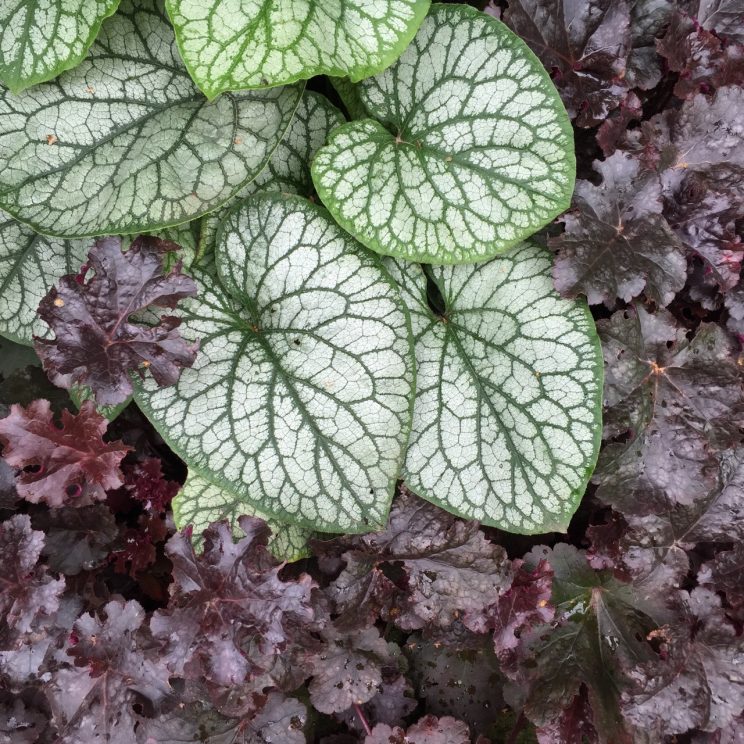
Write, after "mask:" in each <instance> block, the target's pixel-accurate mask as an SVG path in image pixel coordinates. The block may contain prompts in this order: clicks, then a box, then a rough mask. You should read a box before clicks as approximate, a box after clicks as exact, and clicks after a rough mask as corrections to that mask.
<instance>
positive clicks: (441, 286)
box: [389, 244, 602, 533]
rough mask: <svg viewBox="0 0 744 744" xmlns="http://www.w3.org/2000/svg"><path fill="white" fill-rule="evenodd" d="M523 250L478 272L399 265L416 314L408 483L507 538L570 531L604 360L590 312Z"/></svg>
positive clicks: (587, 464) (586, 468) (596, 422)
mask: <svg viewBox="0 0 744 744" xmlns="http://www.w3.org/2000/svg"><path fill="white" fill-rule="evenodd" d="M550 264H551V260H550V255H549V254H548V253H547V252H546V251H544V250H543V249H541V248H538V247H536V246H533V245H528V244H523V245H522V246H520V247H519V248H515V249H514V250H512V251H510V252H509V253H507V254H504V255H503V256H499V257H498V258H496V259H494V260H493V261H490V262H489V263H486V264H481V265H478V266H457V267H441V266H440V267H432V268H431V277H432V281H433V283H435V284H436V286H437V288H438V290H439V292H440V293H441V299H442V300H443V305H444V307H443V308H440V310H442V311H443V312H442V314H441V315H440V314H438V313H436V312H434V311H433V310H432V309H431V308H430V306H429V303H428V302H427V277H426V275H425V273H424V271H423V270H422V269H421V268H420V267H419V266H415V265H410V264H408V265H406V264H404V263H402V262H392V261H391V262H390V264H389V265H390V266H391V270H392V271H393V274H394V276H395V277H396V278H398V279H399V281H400V283H401V286H402V290H403V294H404V299H405V301H406V303H407V304H408V306H409V309H410V311H411V320H412V324H413V333H414V338H415V343H416V363H417V392H416V404H415V407H414V413H413V429H412V433H411V442H410V445H409V448H408V454H407V455H406V462H405V466H404V476H405V479H406V483H407V484H408V485H409V486H410V488H411V489H412V490H413V491H414V492H415V493H417V494H419V495H420V496H422V497H423V498H425V499H427V500H430V501H433V502H434V503H437V504H439V505H440V506H442V507H443V508H444V509H448V510H450V511H453V512H455V513H456V514H460V515H461V516H464V517H468V518H470V519H477V520H479V521H480V522H483V523H484V524H490V525H494V526H497V527H501V528H503V529H506V530H508V531H510V532H522V533H539V532H549V531H551V530H560V531H563V530H565V529H566V527H567V525H568V520H569V518H570V517H571V515H572V514H573V512H574V511H575V509H576V507H577V506H578V503H579V500H580V499H581V496H582V495H583V493H584V488H585V486H586V483H587V480H588V478H589V475H590V474H591V471H592V469H593V467H594V463H595V460H596V457H597V451H598V447H599V440H600V433H601V428H600V410H601V392H602V357H601V353H600V348H599V341H598V339H597V336H596V333H595V331H594V322H593V321H592V318H591V316H590V315H589V312H588V310H587V308H586V305H585V304H583V303H580V302H576V301H570V300H563V299H561V298H560V297H559V296H558V294H557V293H556V291H555V290H554V289H553V285H552V282H551V278H550Z"/></svg>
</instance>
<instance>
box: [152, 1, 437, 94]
mask: <svg viewBox="0 0 744 744" xmlns="http://www.w3.org/2000/svg"><path fill="white" fill-rule="evenodd" d="M166 2H167V7H168V13H169V14H170V17H171V18H172V19H173V25H174V26H175V29H176V36H177V38H178V45H179V48H180V50H181V55H182V56H183V59H184V62H185V63H186V66H187V67H188V68H189V71H190V72H191V75H192V77H193V78H194V80H195V81H196V84H197V85H198V86H199V87H200V88H201V89H202V90H203V91H204V92H205V93H206V94H207V96H209V97H210V98H214V97H215V96H217V95H219V94H220V93H222V92H224V91H226V90H239V89H241V88H264V87H266V86H271V85H284V84H286V83H291V82H293V81H295V80H302V79H306V78H310V77H313V75H320V74H326V75H348V76H349V77H351V78H352V79H353V80H355V81H356V80H361V79H362V78H365V77H368V76H369V75H374V74H375V73H376V72H379V71H380V70H384V69H385V68H386V67H387V66H388V65H389V64H390V63H391V62H393V61H394V60H395V59H397V57H398V56H399V55H400V53H401V52H402V51H403V50H404V49H405V48H406V46H407V45H408V42H409V41H410V40H411V39H412V38H413V35H414V34H415V33H416V29H417V28H418V27H419V24H420V23H421V21H422V19H423V18H424V16H425V15H426V11H427V9H428V7H429V0H373V1H372V2H370V1H369V0H336V1H335V2H327V0H294V2H269V0H205V1H204V2H194V0H166Z"/></svg>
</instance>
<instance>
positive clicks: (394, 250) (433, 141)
mask: <svg viewBox="0 0 744 744" xmlns="http://www.w3.org/2000/svg"><path fill="white" fill-rule="evenodd" d="M357 89H358V92H359V97H360V99H361V102H362V103H363V105H364V107H365V108H366V110H367V113H368V115H369V116H370V117H372V118H369V119H361V120H359V121H353V122H350V123H349V124H346V125H345V126H342V127H339V128H338V129H336V130H335V132H334V133H333V135H332V136H331V138H330V141H329V143H328V144H327V145H326V146H325V147H323V148H321V150H320V151H319V152H318V154H317V156H316V158H315V160H314V162H313V169H312V173H313V180H314V182H315V186H316V189H317V191H318V195H319V196H320V198H321V200H322V201H323V203H324V204H325V205H326V207H328V209H329V211H330V212H331V214H332V215H333V217H334V218H335V219H336V221H337V222H338V223H339V224H340V225H341V226H342V227H343V228H344V229H345V230H347V231H348V232H350V233H351V234H352V235H354V236H355V237H356V238H357V239H358V240H359V241H360V242H361V243H363V244H364V245H366V246H367V247H369V248H371V249H372V250H375V251H377V252H379V253H383V254H385V255H390V256H396V257H399V258H405V259H407V260H409V261H422V262H424V263H437V264H456V263H468V262H474V261H481V260H484V259H486V258H489V257H492V256H494V255H496V254H497V253H500V252H502V251H504V250H506V249H508V248H509V247H511V246H513V245H515V244H517V243H518V242H519V241H521V240H523V239H524V238H526V237H528V236H529V235H531V234H532V233H534V232H535V231H536V230H538V229H539V228H540V227H542V226H543V225H545V224H546V223H548V222H549V221H550V220H552V219H553V218H554V217H555V216H556V215H557V214H559V213H560V212H562V211H564V210H565V209H567V208H568V206H569V204H570V199H571V192H572V190H573V184H574V179H575V168H576V166H575V157H574V149H573V135H572V131H571V125H570V122H569V120H568V116H567V114H566V111H565V109H564V107H563V104H562V103H561V101H560V99H559V97H558V94H557V92H556V90H555V87H554V85H553V84H552V82H551V81H550V78H549V77H548V74H547V73H546V71H545V69H544V68H543V66H542V64H541V63H540V61H539V60H538V59H537V58H536V57H535V56H534V54H533V53H532V52H531V51H530V50H529V49H528V48H527V46H526V45H525V44H524V42H523V41H521V39H519V38H518V37H517V36H515V35H514V34H513V33H512V32H511V31H509V29H507V28H506V26H504V25H503V24H502V23H501V22H499V21H497V20H496V19H495V18H492V17H490V16H488V15H486V14H485V13H481V12H479V11H477V10H475V9H474V8H469V7H466V6H464V5H433V6H432V10H431V13H430V14H429V16H428V17H427V19H426V20H425V21H424V23H423V24H422V26H421V28H420V29H419V32H418V34H417V35H416V37H415V39H414V40H413V43H412V44H411V45H410V46H409V47H408V49H407V50H406V51H405V52H404V54H403V55H402V56H401V58H400V59H399V60H398V62H396V63H395V64H394V65H392V66H391V67H390V68H389V69H387V70H386V71H385V72H383V73H381V74H380V75H377V76H376V77H374V78H370V79H368V80H364V81H362V82H361V83H360V84H359V85H358V86H357Z"/></svg>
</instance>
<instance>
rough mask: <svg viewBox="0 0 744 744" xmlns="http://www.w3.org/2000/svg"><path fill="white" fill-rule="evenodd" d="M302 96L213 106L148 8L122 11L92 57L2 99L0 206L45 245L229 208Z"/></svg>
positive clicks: (151, 5)
mask: <svg viewBox="0 0 744 744" xmlns="http://www.w3.org/2000/svg"><path fill="white" fill-rule="evenodd" d="M301 94H302V87H301V86H293V87H288V88H276V89H272V90H270V91H260V92H243V93H237V94H230V95H226V96H223V97H222V98H220V100H219V101H216V102H214V103H212V104H210V103H208V102H207V101H206V99H205V98H204V97H203V96H202V94H201V93H200V92H199V91H198V90H197V89H196V88H195V87H194V85H193V83H192V82H191V79H190V78H189V76H188V74H187V71H186V70H185V69H184V68H183V66H182V64H181V62H180V60H179V58H178V52H177V50H176V46H175V41H174V38H173V31H172V29H171V27H170V26H169V25H168V23H167V20H166V19H165V17H164V16H163V14H162V12H161V10H160V8H159V6H158V5H157V3H156V2H154V0H125V2H123V3H122V5H121V7H120V9H119V12H118V13H117V14H116V15H115V16H114V17H113V18H111V19H109V20H108V21H107V22H106V23H105V24H104V26H103V28H102V31H101V34H100V36H99V38H98V40H97V41H96V43H95V44H94V45H93V47H92V49H91V53H90V55H89V56H88V58H87V59H86V60H85V61H84V62H83V63H82V64H81V65H79V66H78V67H77V68H75V69H74V70H71V71H69V72H67V73H63V74H62V75H61V76H60V77H59V78H58V79H56V80H54V81H53V82H49V83H45V84H43V85H41V86H38V87H35V88H34V89H32V90H29V91H26V92H24V93H22V94H21V95H20V96H12V95H10V94H8V93H6V94H5V95H3V96H2V97H0V143H1V144H2V147H1V148H0V153H1V154H0V206H2V207H3V208H4V209H5V210H6V211H8V212H9V213H10V214H12V215H13V216H15V217H16V218H18V219H20V220H21V221H23V222H25V223H27V224H29V225H31V226H32V227H34V228H35V229H37V230H38V231H40V232H43V233H45V234H50V235H59V236H64V237H83V236H91V235H102V234H127V233H134V232H141V231H142V232H144V231H150V230H155V229H158V228H162V227H168V226H172V225H176V224H179V223H182V222H187V221H189V220H191V219H194V218H195V217H198V216H200V215H202V214H204V213H207V212H210V211H212V210H214V209H215V208H217V207H219V206H220V205H221V204H223V203H224V202H226V201H227V200H228V199H229V198H230V197H231V196H232V195H233V194H235V193H236V192H237V191H238V190H239V189H240V188H241V187H242V186H243V185H244V184H245V183H246V182H247V181H249V180H250V179H251V178H254V177H255V176H256V175H257V174H258V172H259V171H260V170H261V169H262V168H263V167H264V165H265V164H266V162H267V160H268V159H269V157H270V156H271V153H272V152H273V150H274V148H275V147H276V145H277V144H278V143H279V141H280V139H281V137H282V136H283V134H284V132H285V130H286V128H287V126H288V125H289V123H290V121H291V118H292V115H293V113H294V110H295V108H296V106H297V104H298V102H299V100H300V97H301Z"/></svg>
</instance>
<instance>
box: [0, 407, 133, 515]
mask: <svg viewBox="0 0 744 744" xmlns="http://www.w3.org/2000/svg"><path fill="white" fill-rule="evenodd" d="M106 427H107V421H106V419H105V418H104V417H103V416H101V415H100V414H99V413H97V412H96V409H95V406H94V405H93V403H92V402H90V401H86V402H85V403H83V405H82V406H81V408H80V412H79V413H78V414H76V415H74V414H72V413H70V412H69V411H66V410H65V411H62V421H61V425H60V426H57V425H56V424H55V423H54V421H53V418H52V410H51V407H50V405H49V401H46V400H35V401H33V402H32V403H30V404H29V405H28V407H27V408H25V409H24V408H23V407H22V406H19V405H13V406H11V409H10V414H9V415H8V416H6V417H5V418H4V419H0V442H2V444H3V458H4V459H5V461H6V462H7V463H8V464H10V465H12V466H13V467H15V468H19V469H21V468H22V469H23V470H22V471H21V472H20V473H19V475H18V476H17V479H16V484H17V489H18V493H19V495H20V496H22V497H23V498H24V499H26V500H27V501H31V502H33V503H45V504H47V505H49V506H55V507H56V506H75V507H78V506H90V505H91V504H92V503H94V502H95V501H101V500H102V499H104V498H105V497H106V491H107V490H109V489H114V488H118V487H119V486H121V485H122V478H121V470H120V469H119V464H120V463H121V460H122V458H123V457H124V455H125V454H126V453H127V452H128V451H129V447H127V446H126V445H124V444H122V443H121V442H104V441H103V438H102V437H103V435H104V434H105V433H106Z"/></svg>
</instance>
